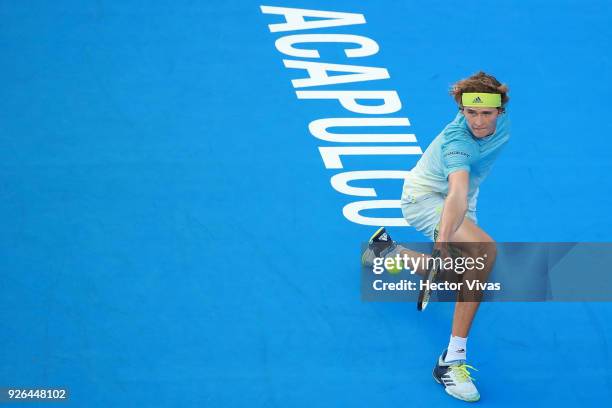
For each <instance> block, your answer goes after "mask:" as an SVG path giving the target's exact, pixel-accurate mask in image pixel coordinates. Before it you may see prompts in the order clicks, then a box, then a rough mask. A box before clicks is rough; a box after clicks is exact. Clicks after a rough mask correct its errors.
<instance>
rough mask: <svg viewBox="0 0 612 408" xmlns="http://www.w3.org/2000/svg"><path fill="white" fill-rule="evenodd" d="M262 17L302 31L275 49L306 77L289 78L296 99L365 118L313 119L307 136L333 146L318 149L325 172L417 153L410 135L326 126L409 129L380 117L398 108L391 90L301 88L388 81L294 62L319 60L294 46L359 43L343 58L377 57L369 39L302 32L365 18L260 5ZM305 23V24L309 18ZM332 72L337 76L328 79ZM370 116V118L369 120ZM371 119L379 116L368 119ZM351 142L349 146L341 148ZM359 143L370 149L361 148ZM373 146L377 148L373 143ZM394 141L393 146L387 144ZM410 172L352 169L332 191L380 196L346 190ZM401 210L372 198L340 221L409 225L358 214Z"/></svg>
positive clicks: (336, 178)
mask: <svg viewBox="0 0 612 408" xmlns="http://www.w3.org/2000/svg"><path fill="white" fill-rule="evenodd" d="M261 12H262V13H263V14H271V15H278V16H282V17H283V20H284V21H282V22H276V23H273V24H269V25H268V28H269V30H270V32H271V33H278V32H282V33H287V32H292V31H298V30H299V31H300V34H290V35H285V36H282V37H280V38H278V39H277V40H276V41H275V47H276V49H277V50H278V51H280V52H281V53H282V54H284V55H286V56H288V57H291V58H292V59H283V64H284V66H285V67H286V68H289V69H292V70H302V71H305V73H306V74H307V75H306V76H305V77H303V78H298V79H293V80H292V81H291V84H292V85H293V87H294V88H295V89H299V90H297V91H296V96H297V98H298V99H303V100H324V99H331V100H337V102H338V103H340V105H341V106H342V107H343V108H344V109H346V110H347V111H348V112H351V113H353V114H355V113H357V114H361V115H365V116H363V117H350V118H349V117H346V118H337V117H334V118H322V119H315V120H313V121H312V122H310V124H309V125H308V129H309V131H310V133H311V134H312V135H313V136H314V137H316V138H317V139H320V140H323V141H327V142H333V143H336V144H337V145H333V146H320V147H319V153H320V155H321V158H322V160H323V164H324V166H325V168H326V169H333V170H336V169H344V163H343V162H342V157H343V156H375V157H376V160H377V162H378V161H380V160H381V158H380V156H389V155H409V156H415V155H421V154H423V151H422V150H421V148H420V147H419V146H418V145H417V144H416V142H417V140H416V136H415V135H414V134H413V133H392V134H380V133H371V134H368V133H359V134H347V133H333V132H331V131H330V128H350V127H409V126H410V121H409V120H408V118H407V117H381V116H380V115H391V114H394V113H397V112H398V111H399V110H400V109H401V108H402V103H401V101H400V98H399V95H398V93H397V92H396V91H394V90H376V91H371V90H367V91H366V90H357V91H355V90H336V89H334V90H320V89H319V88H318V89H317V90H302V89H303V88H310V87H321V86H327V85H337V84H349V83H358V82H365V81H367V82H369V81H381V80H387V79H389V78H390V75H389V72H388V71H387V69H385V68H381V67H371V66H365V65H346V64H337V63H331V62H318V61H305V60H301V59H297V58H310V59H320V58H321V56H320V53H319V50H317V49H313V48H295V47H294V45H296V44H313V43H337V44H357V45H358V47H357V48H354V47H353V48H344V49H343V51H344V54H345V55H346V57H347V58H366V57H370V56H372V55H375V54H376V53H378V51H379V46H378V44H377V43H376V41H374V40H373V39H371V38H368V37H365V36H361V35H354V34H336V33H334V34H326V33H320V32H317V33H316V34H312V33H307V34H304V33H303V32H304V31H305V30H313V29H321V28H330V27H340V26H352V25H358V24H365V23H366V20H365V17H364V16H363V14H358V13H345V12H334V11H322V10H307V9H297V8H288V7H273V6H261ZM307 19H308V20H307ZM330 72H334V73H338V74H336V75H329V73H330ZM363 100H369V101H376V102H377V104H375V105H373V104H368V105H364V104H362V103H360V102H359V101H363ZM368 115H369V116H368ZM371 115H377V116H376V117H372V116H371ZM346 143H350V145H342V144H346ZM360 143H368V144H370V145H365V146H360V145H359V144H360ZM372 143H377V144H378V145H374V146H373V145H371V144H372ZM386 143H393V145H385V144H386ZM407 174H408V172H407V171H403V170H353V171H343V172H340V173H336V174H334V175H333V176H332V177H331V179H330V182H331V185H332V187H333V188H334V189H335V190H336V191H338V192H340V193H342V194H346V195H349V196H355V197H371V198H372V197H374V198H377V197H378V193H377V191H376V189H375V188H372V187H354V186H349V184H348V183H349V182H351V181H354V180H380V179H404V178H405V177H406V175H407ZM384 208H398V209H399V208H400V200H399V199H394V200H389V199H375V200H372V199H370V200H359V201H354V202H351V203H349V204H347V205H345V206H344V208H343V210H342V213H343V215H344V217H345V218H346V219H347V220H349V221H351V222H354V223H357V224H361V225H371V226H380V225H382V226H408V224H407V222H406V221H405V220H404V218H403V217H402V216H401V214H400V216H399V217H397V218H383V217H378V218H376V217H367V216H364V215H363V214H361V212H362V211H364V210H370V209H384Z"/></svg>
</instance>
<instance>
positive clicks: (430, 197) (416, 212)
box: [402, 193, 477, 241]
mask: <svg viewBox="0 0 612 408" xmlns="http://www.w3.org/2000/svg"><path fill="white" fill-rule="evenodd" d="M444 198H445V196H444V195H442V194H440V193H425V194H423V195H419V196H418V197H417V196H413V195H410V194H408V195H405V196H403V197H402V214H404V218H405V219H406V221H408V224H410V225H411V226H413V227H414V228H416V230H417V231H420V232H422V233H423V234H425V236H427V238H429V239H431V240H432V241H435V238H436V236H437V230H438V227H439V224H440V216H441V215H442V207H444ZM466 217H468V218H469V219H470V220H472V221H473V222H474V224H476V223H477V220H476V212H475V211H468V212H467V214H466Z"/></svg>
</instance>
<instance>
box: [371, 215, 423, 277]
mask: <svg viewBox="0 0 612 408" xmlns="http://www.w3.org/2000/svg"><path fill="white" fill-rule="evenodd" d="M397 255H399V256H400V258H402V259H404V257H407V258H410V259H418V258H425V259H427V258H428V257H429V255H425V254H423V253H421V252H417V251H413V250H411V249H408V248H406V247H404V246H401V245H398V244H396V243H395V241H393V239H392V238H391V235H389V233H388V232H387V230H386V229H385V228H384V227H380V228H379V229H377V230H376V232H375V233H374V234H373V235H372V236H371V237H370V240H369V241H368V247H367V248H366V249H365V251H364V252H363V254H362V256H361V263H362V264H363V265H366V266H372V265H373V263H374V258H387V257H389V258H395V257H396V256H397ZM425 264H426V262H423V263H418V265H425ZM410 265H414V264H410ZM414 272H415V273H417V274H419V275H424V274H425V273H426V272H427V270H426V268H425V267H419V268H415V271H414Z"/></svg>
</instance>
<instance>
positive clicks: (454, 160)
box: [363, 72, 510, 401]
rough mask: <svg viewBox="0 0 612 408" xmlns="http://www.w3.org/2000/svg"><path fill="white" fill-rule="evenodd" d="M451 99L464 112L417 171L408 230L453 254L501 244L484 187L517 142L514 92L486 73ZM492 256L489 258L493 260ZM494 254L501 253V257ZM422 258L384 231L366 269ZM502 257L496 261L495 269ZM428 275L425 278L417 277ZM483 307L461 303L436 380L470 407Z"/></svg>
mask: <svg viewBox="0 0 612 408" xmlns="http://www.w3.org/2000/svg"><path fill="white" fill-rule="evenodd" d="M450 94H451V95H452V96H453V98H454V99H455V101H456V103H457V104H458V106H459V112H458V114H457V116H456V117H455V119H454V120H453V121H452V122H450V123H449V124H448V125H447V126H446V127H445V128H444V130H442V132H441V133H440V134H439V135H438V136H437V137H436V138H435V139H434V140H433V142H432V143H431V144H430V145H429V147H428V148H427V150H426V151H425V153H424V154H423V156H422V157H421V158H420V159H419V161H418V163H417V164H416V166H415V167H414V169H412V170H411V171H410V172H409V175H408V177H407V178H406V180H405V183H404V188H403V192H402V200H401V203H402V213H403V215H404V218H405V219H406V220H407V221H408V223H409V224H410V225H411V226H413V227H415V228H416V229H417V230H418V231H421V232H422V233H423V234H425V235H426V236H427V237H429V238H430V239H431V240H433V241H434V242H435V247H436V248H439V249H441V250H444V251H445V253H448V247H447V246H448V243H453V244H452V245H458V246H461V245H464V246H465V249H466V250H468V251H469V250H470V249H473V247H474V246H472V248H470V247H469V244H466V243H487V244H488V245H489V248H491V246H492V247H493V249H494V245H495V244H494V241H493V239H492V238H491V237H490V236H489V235H488V234H487V233H486V232H485V231H484V230H483V229H482V228H481V227H479V226H478V225H477V220H476V201H477V198H478V191H479V187H480V184H481V183H482V181H483V180H484V179H485V177H486V176H487V175H488V174H489V172H490V170H491V166H492V165H493V162H494V161H495V159H496V157H497V156H498V154H499V152H500V151H501V150H502V148H503V146H504V145H505V144H506V142H507V141H508V139H509V138H510V129H509V125H510V123H509V120H508V118H507V113H506V112H505V108H504V106H505V105H506V103H507V102H508V100H509V97H508V95H507V94H508V87H507V86H506V85H503V84H501V83H500V82H499V81H498V80H497V79H496V78H495V77H493V76H492V75H488V74H486V73H484V72H478V73H477V74H475V75H473V76H471V77H469V78H466V79H463V80H460V81H458V82H457V83H456V84H454V86H453V87H452V88H451V91H450ZM490 252H491V251H489V253H490ZM493 252H494V251H493ZM398 253H399V254H401V256H403V255H404V254H407V255H408V256H419V255H420V254H418V253H415V252H414V251H411V250H410V249H408V248H405V247H402V246H401V245H396V244H395V243H394V242H393V241H392V239H391V237H390V236H389V234H388V233H387V232H386V231H385V229H384V228H380V229H379V230H378V231H376V233H375V234H374V235H373V236H372V238H371V239H370V245H369V247H368V250H366V253H364V258H363V259H364V262H365V263H366V264H370V263H371V262H372V261H373V259H372V258H373V257H380V256H383V257H389V256H390V257H395V256H396V254H398ZM494 261H495V254H491V253H490V254H489V258H488V262H489V267H492V263H493V262H494ZM416 272H420V273H423V272H422V271H416ZM479 304H480V302H479V301H457V302H456V303H455V311H454V315H453V321H452V331H451V336H450V341H449V343H448V346H447V347H446V349H445V350H444V351H443V352H442V354H441V355H440V356H439V357H438V360H437V362H436V365H435V367H434V370H433V376H434V379H435V380H436V381H437V382H438V383H440V384H442V385H443V386H444V388H445V390H446V392H447V393H448V394H450V395H451V396H453V397H455V398H459V399H461V400H464V401H478V400H479V399H480V394H479V392H478V390H477V389H476V386H475V385H474V383H473V379H472V377H471V375H470V371H469V369H474V368H473V367H472V366H470V365H468V364H467V363H466V361H467V340H468V333H469V331H470V327H471V325H472V322H473V320H474V316H475V315H476V311H477V310H478V306H479Z"/></svg>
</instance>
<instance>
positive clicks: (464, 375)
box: [450, 364, 478, 383]
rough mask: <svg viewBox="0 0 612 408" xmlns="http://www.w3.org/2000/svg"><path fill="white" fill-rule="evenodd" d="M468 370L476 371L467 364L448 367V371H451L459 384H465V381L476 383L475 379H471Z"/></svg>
mask: <svg viewBox="0 0 612 408" xmlns="http://www.w3.org/2000/svg"><path fill="white" fill-rule="evenodd" d="M468 368H469V369H472V370H474V371H478V370H477V369H475V368H474V367H472V366H471V365H469V364H457V365H452V366H450V369H451V370H452V372H453V374H455V377H456V378H457V382H460V383H462V382H466V381H476V379H475V378H472V375H471V374H470V372H469V371H468Z"/></svg>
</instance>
